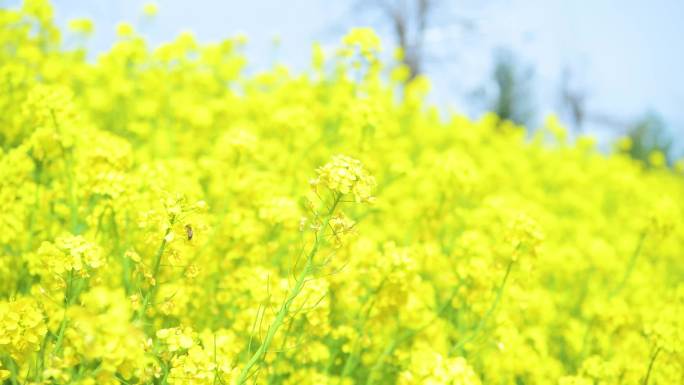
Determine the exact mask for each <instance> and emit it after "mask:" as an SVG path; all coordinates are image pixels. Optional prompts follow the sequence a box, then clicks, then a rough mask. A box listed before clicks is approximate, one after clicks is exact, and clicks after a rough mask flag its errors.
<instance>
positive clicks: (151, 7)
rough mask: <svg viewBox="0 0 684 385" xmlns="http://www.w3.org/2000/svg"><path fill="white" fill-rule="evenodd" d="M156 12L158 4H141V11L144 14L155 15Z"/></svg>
mask: <svg viewBox="0 0 684 385" xmlns="http://www.w3.org/2000/svg"><path fill="white" fill-rule="evenodd" d="M158 12H159V6H158V5H157V4H156V3H145V5H143V13H144V14H145V15H146V16H150V17H152V16H156V15H157V13H158Z"/></svg>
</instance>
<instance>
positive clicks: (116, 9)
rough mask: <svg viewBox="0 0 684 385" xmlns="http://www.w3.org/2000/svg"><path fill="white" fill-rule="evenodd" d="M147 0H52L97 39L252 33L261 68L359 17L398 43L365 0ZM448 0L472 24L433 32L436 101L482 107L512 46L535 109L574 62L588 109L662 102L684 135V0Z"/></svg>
mask: <svg viewBox="0 0 684 385" xmlns="http://www.w3.org/2000/svg"><path fill="white" fill-rule="evenodd" d="M147 2H148V1H145V0H89V1H77V0H53V4H54V6H55V12H56V17H57V20H58V23H59V24H62V25H65V24H66V22H67V21H68V20H69V19H71V18H75V17H90V18H92V19H93V20H94V21H95V22H96V26H97V27H96V28H97V29H96V34H95V36H94V37H93V38H92V40H91V41H90V43H89V47H90V48H91V49H92V50H94V51H103V50H106V49H107V48H108V47H109V46H110V45H111V43H112V41H113V40H114V39H115V35H114V28H115V25H116V24H117V23H118V22H119V21H129V22H131V23H133V24H134V25H136V26H138V27H139V30H141V31H142V32H143V34H144V35H145V36H147V37H148V38H149V40H150V41H151V42H152V44H158V43H160V42H163V41H167V40H170V39H172V38H173V37H174V36H176V35H177V34H178V33H179V32H180V31H183V30H191V31H193V32H194V33H195V34H196V36H197V37H198V38H199V39H200V40H201V41H216V40H219V39H221V38H223V37H226V36H231V35H234V34H236V33H245V34H247V35H248V37H249V47H248V51H247V53H248V56H249V57H248V59H249V61H250V63H252V65H253V68H265V67H268V66H269V65H271V64H272V63H273V62H275V61H278V62H281V63H286V64H288V65H290V66H291V67H293V68H294V69H303V68H305V67H306V65H307V63H308V62H309V58H310V47H311V44H312V43H313V42H314V41H318V42H321V43H322V44H323V45H324V46H333V45H335V44H336V43H337V42H338V41H339V39H340V37H341V36H342V35H343V34H344V33H345V31H346V30H347V29H348V28H349V27H352V26H356V25H371V26H373V27H376V28H377V29H378V30H379V32H380V35H381V36H382V37H383V41H384V42H385V44H386V46H388V48H389V46H390V45H391V44H392V38H391V34H389V33H388V30H387V29H386V26H385V25H384V24H383V23H381V22H380V21H379V20H378V18H376V17H373V16H372V15H371V14H369V13H363V14H360V13H359V12H358V11H356V10H355V8H354V7H353V6H352V4H353V3H354V1H352V0H338V1H325V0H289V1H282V0H281V1H278V0H250V1H230V0H224V1H209V0H193V1H188V0H158V1H156V4H158V5H159V14H158V15H157V17H156V18H155V19H154V20H151V21H150V20H144V18H143V17H142V7H143V5H144V4H145V3H147ZM443 2H445V3H446V7H444V8H443V10H444V9H447V8H448V9H449V11H450V12H453V14H454V15H457V16H465V17H467V18H468V19H469V20H471V21H472V22H473V25H474V28H473V29H471V30H464V29H463V28H458V27H457V26H455V25H453V24H449V23H444V22H441V23H440V25H438V26H436V27H434V28H432V29H431V30H430V31H429V32H428V47H429V52H430V57H431V60H430V61H429V62H428V63H427V65H426V70H427V73H428V75H429V76H430V77H431V78H432V79H433V85H434V86H433V88H434V90H433V94H432V96H431V99H432V100H433V101H435V102H436V103H438V104H440V105H442V106H445V107H447V106H448V107H450V108H453V109H456V110H460V111H463V112H466V113H470V114H476V113H477V111H478V109H477V108H475V107H474V106H473V103H472V98H469V97H468V95H469V94H471V93H472V91H473V90H475V89H476V88H478V87H480V86H482V84H486V82H487V81H488V76H489V74H490V71H491V66H492V52H493V50H494V49H495V48H497V47H509V48H511V49H512V50H514V52H515V53H516V54H517V56H518V58H519V60H520V61H521V62H523V63H525V64H528V65H532V66H533V67H534V69H535V77H534V83H533V87H534V101H535V104H536V105H537V107H538V114H537V115H538V117H542V116H543V115H544V114H545V113H547V112H551V111H558V110H559V106H560V97H559V84H560V74H561V72H562V69H563V67H564V66H569V67H570V68H572V71H573V74H574V75H573V76H574V78H575V79H576V81H577V82H578V83H579V84H581V85H582V88H583V89H584V90H585V92H586V94H587V101H588V106H589V109H590V110H594V111H598V112H601V113H603V114H607V115H611V116H615V117H616V118H618V119H621V120H629V119H632V118H634V117H637V116H639V115H641V114H642V113H643V112H645V111H646V110H648V109H651V110H655V111H658V112H659V113H660V114H662V115H663V117H664V118H665V119H666V122H667V123H668V125H669V126H670V128H671V129H672V131H673V134H674V135H675V136H677V137H679V138H680V139H679V142H680V143H681V142H683V141H684V0H648V1H647V0H574V1H572V0H565V1H562V0H479V1H477V0H443ZM442 19H445V18H444V17H442ZM446 19H448V17H447V18H446ZM276 35H278V36H280V37H281V40H282V43H281V45H280V46H279V47H278V48H277V49H275V48H274V46H273V43H272V42H273V37H274V36H276ZM388 51H389V49H388ZM588 128H589V129H590V130H592V131H594V132H596V134H597V135H598V136H599V137H602V136H603V137H605V136H607V135H608V134H606V133H605V130H603V132H602V131H601V130H602V128H601V127H598V126H593V127H592V126H589V127H588Z"/></svg>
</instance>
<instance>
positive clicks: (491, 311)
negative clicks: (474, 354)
mask: <svg viewBox="0 0 684 385" xmlns="http://www.w3.org/2000/svg"><path fill="white" fill-rule="evenodd" d="M514 262H515V261H510V262H509V263H508V267H506V274H504V277H503V280H502V281H501V285H499V288H498V289H497V292H496V298H495V299H494V302H493V303H492V306H490V307H489V309H488V310H487V312H486V313H485V315H484V317H482V319H480V322H479V323H478V324H477V326H476V327H475V330H473V332H472V333H470V335H469V336H467V337H465V338H464V339H462V340H461V341H460V342H459V343H458V344H456V346H454V348H453V349H452V351H456V350H460V349H462V348H463V346H465V344H467V343H468V342H470V341H472V340H473V339H474V338H475V337H477V335H478V334H479V333H480V331H482V329H483V328H484V326H485V325H486V324H487V321H489V318H490V317H491V316H492V314H494V310H496V308H497V306H498V305H499V302H501V297H503V291H504V287H505V286H506V281H507V280H508V276H509V275H510V273H511V268H512V267H513V263H514Z"/></svg>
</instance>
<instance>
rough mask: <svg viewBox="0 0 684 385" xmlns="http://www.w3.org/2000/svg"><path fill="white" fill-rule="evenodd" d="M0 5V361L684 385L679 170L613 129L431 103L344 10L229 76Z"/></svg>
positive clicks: (81, 368) (122, 377)
mask: <svg viewBox="0 0 684 385" xmlns="http://www.w3.org/2000/svg"><path fill="white" fill-rule="evenodd" d="M0 26H1V28H0V87H1V88H2V92H1V93H0V105H1V106H2V107H1V108H2V114H0V383H3V384H13V385H14V384H151V383H154V384H242V383H246V384H298V385H305V384H312V385H320V384H367V385H371V384H377V385H380V384H402V385H408V384H434V385H437V384H453V385H474V384H559V385H570V384H577V385H580V384H581V385H585V384H586V385H590V384H591V385H594V384H661V385H673V384H682V383H684V282H683V278H684V264H683V262H682V261H683V259H682V257H684V255H683V253H684V226H683V223H682V218H684V203H683V200H682V198H684V179H683V178H682V175H681V174H677V173H676V172H675V171H671V170H669V169H667V168H665V167H663V166H661V165H659V164H655V165H650V166H646V165H643V164H641V163H639V162H637V161H634V160H632V159H630V158H629V157H628V156H626V155H625V153H624V151H625V148H624V145H628V143H623V148H622V149H620V148H616V150H615V152H614V153H613V154H609V155H607V154H602V153H599V152H598V151H597V150H596V149H595V145H594V143H593V141H592V140H591V139H590V138H579V139H577V140H570V139H568V136H567V135H566V133H565V130H564V129H563V127H562V126H561V125H560V124H559V123H558V122H557V121H556V120H555V119H553V118H549V119H548V120H547V122H546V124H545V126H544V127H542V128H540V129H539V130H536V131H535V133H534V134H533V135H528V134H527V133H526V131H525V130H524V129H523V128H522V127H516V126H514V125H513V124H511V123H509V122H505V121H500V120H499V119H497V118H496V117H495V116H491V115H486V116H483V117H482V118H481V119H479V120H476V121H472V120H469V119H467V118H466V117H463V116H459V115H455V114H452V115H449V116H448V117H447V118H444V117H440V115H439V114H438V112H437V111H436V110H435V109H434V108H431V107H430V106H428V105H427V104H426V103H425V102H424V96H425V94H426V92H427V90H428V86H429V84H428V82H427V80H426V79H424V78H421V77H418V78H416V79H415V80H413V81H411V82H410V83H408V84H405V83H404V81H403V79H405V76H406V69H405V68H402V67H401V66H399V65H396V64H391V63H389V64H388V63H385V64H383V63H381V62H380V61H379V60H378V50H379V49H380V43H379V41H378V39H377V37H376V36H375V35H374V34H373V33H372V31H370V30H366V29H355V30H353V31H352V32H351V33H349V34H348V35H347V36H346V37H345V38H344V40H343V41H342V42H341V43H340V46H339V49H338V50H337V51H335V52H324V51H323V50H322V49H321V48H320V47H314V50H313V55H312V64H311V68H310V69H309V70H308V71H306V72H305V73H304V74H293V73H291V72H290V71H288V69H287V68H284V67H280V66H278V67H276V68H273V69H272V70H269V71H266V72H263V73H257V74H254V75H245V74H244V67H245V65H246V60H245V58H244V57H243V55H242V54H241V46H242V45H243V44H244V41H243V39H242V38H235V39H228V40H225V41H223V42H220V43H216V44H199V43H198V42H196V41H195V40H194V38H193V36H192V35H191V34H183V35H181V36H179V37H178V38H177V39H176V40H175V41H173V42H171V43H168V44H165V45H162V46H160V47H158V48H155V49H151V48H150V47H148V46H147V45H146V43H145V41H144V40H143V39H142V38H140V37H139V35H137V34H136V32H135V31H134V30H133V28H132V27H130V26H129V25H126V24H122V25H120V27H119V29H118V33H119V36H120V37H119V41H118V42H117V43H116V44H115V45H114V46H113V47H112V48H111V50H110V51H109V52H107V53H105V54H103V55H102V56H100V57H99V58H98V59H97V60H96V61H95V62H89V61H88V60H86V57H85V52H84V51H83V50H81V49H76V50H74V49H71V50H69V49H66V48H64V45H63V44H62V43H60V42H61V41H62V40H63V39H62V38H60V35H61V34H62V33H61V32H60V31H59V30H58V29H57V28H56V27H55V25H54V24H53V21H52V11H51V8H50V6H49V4H47V3H46V2H44V1H37V0H31V1H26V2H25V3H24V5H23V8H22V9H21V10H18V9H17V10H8V9H5V10H2V11H0ZM71 27H72V29H73V31H72V32H69V33H70V34H72V35H73V34H74V33H76V34H77V35H78V36H82V35H85V34H87V33H89V31H90V30H91V29H92V25H91V24H90V23H89V22H88V21H86V20H80V21H76V22H74V23H72V25H71ZM74 31H75V32H74ZM79 34H80V35H79Z"/></svg>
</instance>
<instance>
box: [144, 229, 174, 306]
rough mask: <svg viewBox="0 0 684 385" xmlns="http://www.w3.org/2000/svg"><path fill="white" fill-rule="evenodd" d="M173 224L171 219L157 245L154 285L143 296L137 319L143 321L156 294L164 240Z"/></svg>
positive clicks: (164, 246) (164, 245)
mask: <svg viewBox="0 0 684 385" xmlns="http://www.w3.org/2000/svg"><path fill="white" fill-rule="evenodd" d="M174 222H175V218H171V223H170V225H169V227H168V228H167V229H166V231H165V232H164V237H163V238H162V241H161V244H160V245H159V249H157V253H156V254H155V255H154V267H153V268H152V278H153V279H154V284H153V285H152V287H151V288H150V289H149V290H148V291H147V294H145V298H144V300H143V303H142V306H140V311H139V312H138V318H139V319H145V312H146V311H147V307H148V306H149V304H150V303H151V302H152V301H153V300H154V297H155V295H156V294H157V288H158V287H159V282H157V275H158V274H159V268H160V267H161V260H162V255H163V254H164V250H165V249H166V244H167V242H166V238H167V236H168V235H169V234H170V233H171V227H172V226H173V224H174Z"/></svg>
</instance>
